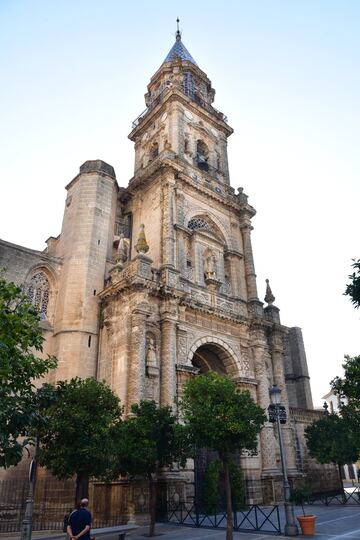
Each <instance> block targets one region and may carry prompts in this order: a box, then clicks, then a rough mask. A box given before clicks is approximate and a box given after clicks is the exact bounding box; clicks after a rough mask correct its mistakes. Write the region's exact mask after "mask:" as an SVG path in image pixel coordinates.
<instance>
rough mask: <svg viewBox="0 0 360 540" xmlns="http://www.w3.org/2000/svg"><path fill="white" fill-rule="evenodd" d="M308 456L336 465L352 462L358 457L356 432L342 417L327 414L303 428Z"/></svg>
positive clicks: (320, 461)
mask: <svg viewBox="0 0 360 540" xmlns="http://www.w3.org/2000/svg"><path fill="white" fill-rule="evenodd" d="M305 438H306V443H307V447H308V450H309V453H310V456H311V457H313V458H315V459H316V461H318V462H319V463H323V464H324V463H334V464H337V465H338V466H340V465H346V464H347V463H354V462H355V461H356V460H357V459H358V457H359V446H358V441H357V437H356V434H355V433H354V432H353V430H352V429H351V426H350V425H349V424H348V423H347V422H346V420H345V419H344V418H342V417H341V416H338V415H337V414H329V415H327V416H325V417H324V418H321V419H320V420H317V421H316V422H314V423H313V424H311V425H310V426H308V427H307V428H306V429H305Z"/></svg>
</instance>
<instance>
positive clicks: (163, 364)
mask: <svg viewBox="0 0 360 540" xmlns="http://www.w3.org/2000/svg"><path fill="white" fill-rule="evenodd" d="M160 316H161V319H160V326H161V358H160V404H161V405H169V406H171V407H172V408H173V410H174V411H175V402H174V400H175V397H176V324H177V304H176V302H175V301H173V300H166V301H165V302H164V304H163V305H162V306H161V307H160Z"/></svg>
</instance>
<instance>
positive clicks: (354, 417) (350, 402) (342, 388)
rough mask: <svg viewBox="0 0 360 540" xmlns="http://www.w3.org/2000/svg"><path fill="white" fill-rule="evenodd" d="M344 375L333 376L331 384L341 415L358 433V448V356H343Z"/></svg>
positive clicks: (359, 389) (359, 413)
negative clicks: (338, 402)
mask: <svg viewBox="0 0 360 540" xmlns="http://www.w3.org/2000/svg"><path fill="white" fill-rule="evenodd" d="M343 368H344V376H343V377H335V379H333V380H332V381H331V383H330V384H331V386H332V388H333V390H334V392H335V394H337V395H338V396H339V399H340V403H341V404H340V412H341V416H342V417H343V418H344V420H346V422H347V423H348V424H349V425H350V426H351V428H352V430H353V432H354V434H356V435H358V440H359V448H360V356H354V357H350V356H345V363H344V364H343Z"/></svg>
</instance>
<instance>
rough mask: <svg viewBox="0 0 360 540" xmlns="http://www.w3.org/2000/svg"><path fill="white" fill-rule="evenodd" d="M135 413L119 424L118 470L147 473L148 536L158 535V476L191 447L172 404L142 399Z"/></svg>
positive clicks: (129, 473) (185, 454) (132, 473)
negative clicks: (169, 405) (161, 405)
mask: <svg viewBox="0 0 360 540" xmlns="http://www.w3.org/2000/svg"><path fill="white" fill-rule="evenodd" d="M131 410H132V416H130V417H129V418H128V419H127V420H125V421H124V422H122V423H121V424H120V425H119V426H118V431H117V437H116V445H117V463H116V466H115V470H116V471H117V472H118V473H120V474H128V475H130V476H134V475H139V476H144V477H146V478H147V479H148V482H149V506H150V526H149V536H154V535H155V514H156V477H157V475H158V474H159V472H160V471H161V469H163V468H164V467H171V466H172V465H173V463H174V462H180V464H182V465H184V464H185V461H186V457H187V456H188V455H190V452H191V447H190V445H189V443H188V438H187V436H186V429H185V428H184V426H181V425H179V424H177V420H176V417H175V416H174V415H173V414H172V412H171V408H170V407H157V405H156V403H155V402H154V401H145V400H143V401H141V402H140V404H134V405H132V407H131Z"/></svg>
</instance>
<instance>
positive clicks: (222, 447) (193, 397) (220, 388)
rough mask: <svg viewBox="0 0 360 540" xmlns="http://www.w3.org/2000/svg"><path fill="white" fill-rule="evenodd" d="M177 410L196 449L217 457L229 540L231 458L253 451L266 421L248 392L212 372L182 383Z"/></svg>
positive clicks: (231, 507)
mask: <svg viewBox="0 0 360 540" xmlns="http://www.w3.org/2000/svg"><path fill="white" fill-rule="evenodd" d="M181 408H182V411H183V416H184V421H185V424H186V425H187V426H188V428H189V430H190V433H191V437H192V440H193V442H194V443H195V444H196V445H197V447H199V448H204V447H206V448H209V449H213V450H215V451H217V452H218V454H219V458H220V460H221V462H222V466H223V470H224V477H225V489H226V512H227V527H226V539H227V540H232V538H233V526H232V515H233V506H232V503H233V501H232V494H231V483H230V467H231V466H230V463H231V457H232V454H233V453H234V452H235V451H237V450H238V451H241V450H244V449H248V450H252V451H255V450H256V449H257V435H258V433H259V432H260V430H261V428H262V425H263V424H264V422H265V420H266V417H265V414H264V411H263V409H262V408H261V407H259V406H258V405H256V404H255V403H254V401H253V400H252V398H251V396H250V394H249V392H247V391H245V392H243V391H239V390H238V389H237V388H236V385H235V383H234V382H233V381H231V380H230V379H227V378H225V377H221V376H220V375H217V374H216V373H213V372H209V373H206V374H205V375H199V376H197V377H194V378H193V379H191V380H190V381H188V382H187V383H186V385H185V389H184V397H183V401H182V403H181Z"/></svg>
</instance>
